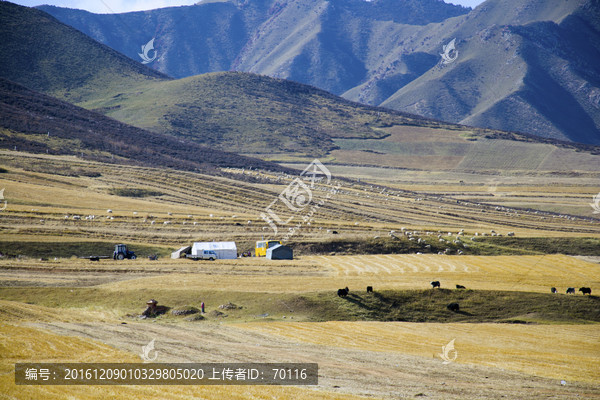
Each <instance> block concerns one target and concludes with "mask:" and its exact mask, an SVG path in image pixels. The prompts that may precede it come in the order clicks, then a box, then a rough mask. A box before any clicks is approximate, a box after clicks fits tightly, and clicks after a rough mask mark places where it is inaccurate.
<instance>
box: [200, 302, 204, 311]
mask: <svg viewBox="0 0 600 400" xmlns="http://www.w3.org/2000/svg"><path fill="white" fill-rule="evenodd" d="M200 310H202V314H204V302H202V303H200Z"/></svg>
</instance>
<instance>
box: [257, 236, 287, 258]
mask: <svg viewBox="0 0 600 400" xmlns="http://www.w3.org/2000/svg"><path fill="white" fill-rule="evenodd" d="M278 244H282V243H281V240H259V241H258V242H256V248H255V249H254V254H255V255H256V257H266V256H267V249H270V248H271V247H273V246H277V245H278Z"/></svg>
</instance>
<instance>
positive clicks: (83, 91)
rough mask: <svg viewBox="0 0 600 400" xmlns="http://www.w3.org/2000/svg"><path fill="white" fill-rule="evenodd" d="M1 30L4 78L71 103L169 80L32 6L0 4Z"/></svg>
mask: <svg viewBox="0 0 600 400" xmlns="http://www.w3.org/2000/svg"><path fill="white" fill-rule="evenodd" d="M0 33H1V36H2V37H3V40H2V45H1V46H2V51H0V64H2V71H1V72H0V74H1V76H2V77H4V78H6V79H9V80H12V81H14V82H18V83H21V84H23V85H25V86H27V87H29V88H32V89H35V90H38V91H42V92H44V93H49V94H52V95H54V96H58V97H61V98H63V99H66V100H68V101H71V102H77V101H78V100H79V99H81V98H82V97H85V96H86V95H90V94H92V93H93V94H96V95H97V94H98V92H105V93H110V92H111V91H112V92H114V90H115V89H116V88H119V87H123V86H127V85H130V84H131V83H139V82H152V81H159V80H168V79H170V78H168V77H167V76H166V75H163V74H161V73H159V72H156V71H153V70H151V69H149V68H147V67H145V66H143V65H142V64H140V63H138V62H135V61H133V60H131V59H129V58H127V57H125V56H123V55H122V54H120V53H117V52H116V51H114V50H112V49H111V48H109V47H107V46H104V45H102V44H100V43H98V42H96V41H94V40H92V39H91V38H89V37H88V36H86V35H84V34H83V33H81V32H79V31H77V30H75V29H73V28H71V27H69V26H67V25H64V24H62V23H61V22H59V21H58V20H56V19H54V18H53V17H51V16H50V15H48V14H46V13H45V12H42V11H39V10H36V9H32V8H27V7H22V6H18V5H16V4H12V3H9V2H2V3H0Z"/></svg>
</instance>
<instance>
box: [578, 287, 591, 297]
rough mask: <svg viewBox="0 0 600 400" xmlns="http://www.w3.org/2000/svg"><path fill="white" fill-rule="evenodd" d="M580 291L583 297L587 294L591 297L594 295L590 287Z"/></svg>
mask: <svg viewBox="0 0 600 400" xmlns="http://www.w3.org/2000/svg"><path fill="white" fill-rule="evenodd" d="M579 291H580V292H581V294H583V295H585V294H586V293H587V294H589V295H590V296H591V295H592V289H590V288H589V287H580V288H579Z"/></svg>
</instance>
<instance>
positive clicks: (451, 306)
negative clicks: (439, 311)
mask: <svg viewBox="0 0 600 400" xmlns="http://www.w3.org/2000/svg"><path fill="white" fill-rule="evenodd" d="M446 308H447V309H448V310H450V311H454V312H457V311H458V310H460V306H459V305H458V303H450V304H448V305H447V306H446Z"/></svg>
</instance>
